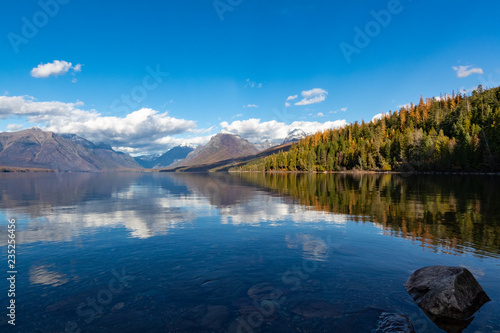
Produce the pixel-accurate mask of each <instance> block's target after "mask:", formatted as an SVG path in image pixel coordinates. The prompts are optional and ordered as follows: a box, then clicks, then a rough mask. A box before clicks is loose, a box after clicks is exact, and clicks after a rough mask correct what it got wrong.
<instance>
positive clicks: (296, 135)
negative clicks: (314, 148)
mask: <svg viewBox="0 0 500 333" xmlns="http://www.w3.org/2000/svg"><path fill="white" fill-rule="evenodd" d="M306 136H307V133H306V132H304V131H303V130H302V129H300V128H294V129H293V130H290V132H288V134H287V136H286V138H285V139H284V140H283V143H282V144H285V143H289V142H297V141H299V140H300V139H302V138H305V137H306Z"/></svg>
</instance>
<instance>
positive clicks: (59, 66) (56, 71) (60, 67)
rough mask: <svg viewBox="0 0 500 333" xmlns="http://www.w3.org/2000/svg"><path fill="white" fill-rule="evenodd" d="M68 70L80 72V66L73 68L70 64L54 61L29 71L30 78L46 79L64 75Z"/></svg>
mask: <svg viewBox="0 0 500 333" xmlns="http://www.w3.org/2000/svg"><path fill="white" fill-rule="evenodd" d="M70 69H72V70H73V71H74V72H80V71H81V70H82V65H81V64H76V65H75V66H73V64H72V63H71V62H67V61H64V60H62V61H60V60H54V61H53V62H49V63H46V64H40V65H38V66H37V67H35V68H33V69H32V70H31V76H33V77H36V78H47V77H49V76H51V75H54V76H58V75H64V74H66V73H67V72H68V71H69V70H70Z"/></svg>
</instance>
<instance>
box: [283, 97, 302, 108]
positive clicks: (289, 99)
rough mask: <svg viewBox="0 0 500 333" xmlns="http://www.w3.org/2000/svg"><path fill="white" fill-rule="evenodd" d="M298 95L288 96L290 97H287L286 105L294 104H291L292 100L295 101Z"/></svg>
mask: <svg viewBox="0 0 500 333" xmlns="http://www.w3.org/2000/svg"><path fill="white" fill-rule="evenodd" d="M298 97H299V96H298V95H292V96H288V98H287V99H286V102H285V107H290V106H292V104H290V101H293V100H295V99H297V98H298Z"/></svg>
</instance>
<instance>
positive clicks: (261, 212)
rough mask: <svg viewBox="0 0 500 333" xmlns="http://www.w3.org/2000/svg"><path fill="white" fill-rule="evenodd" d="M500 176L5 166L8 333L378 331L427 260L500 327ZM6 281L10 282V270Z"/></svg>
mask: <svg viewBox="0 0 500 333" xmlns="http://www.w3.org/2000/svg"><path fill="white" fill-rule="evenodd" d="M499 188H500V179H499V178H498V177H495V176H480V175H468V176H452V175H439V176H438V175H419V176H416V175H406V176H401V175H370V174H363V175H352V174H321V175H316V174H249V173H243V174H227V173H220V174H171V173H47V174H43V173H33V174H30V173H27V174H21V173H13V174H1V175H0V199H1V200H0V219H2V220H3V221H4V223H2V224H1V227H0V231H1V232H0V235H3V236H2V237H1V239H0V246H1V251H2V258H4V259H3V260H4V263H3V264H2V265H3V266H2V267H4V272H5V273H4V274H5V275H7V270H8V268H7V241H8V237H7V235H8V230H7V224H8V223H7V221H8V220H9V219H15V224H16V244H17V247H16V270H17V274H16V286H15V288H16V295H15V302H16V303H15V304H16V326H12V325H9V324H8V322H7V321H8V320H9V318H8V317H7V316H6V314H7V310H6V308H5V306H6V304H8V302H9V300H8V299H7V291H8V289H9V284H8V282H7V281H6V280H5V279H3V281H4V282H3V283H2V284H0V285H1V287H2V290H1V291H0V301H1V304H2V308H3V309H4V310H2V311H3V312H5V313H2V316H1V319H0V330H2V331H5V332H65V331H67V332H79V331H81V332H121V333H123V332H298V331H300V332H370V330H373V329H375V328H376V326H377V319H378V317H379V315H380V314H381V313H382V312H384V311H387V312H396V313H402V314H405V315H407V316H408V317H409V318H410V319H411V321H412V322H413V324H414V326H415V329H416V331H417V332H443V331H442V330H441V329H439V328H438V327H437V326H436V325H435V324H434V323H433V322H432V321H431V320H430V319H428V318H427V316H426V315H425V314H424V313H423V312H422V311H421V310H420V308H419V307H418V306H417V305H416V304H415V303H414V301H413V300H412V299H411V297H410V296H409V295H408V293H407V292H406V290H405V288H404V284H405V282H406V281H407V279H408V277H409V275H410V274H411V273H412V272H413V271H415V270H416V269H419V268H421V267H424V266H429V265H452V266H463V267H467V268H468V269H469V270H470V271H471V272H472V273H473V274H474V276H475V277H476V279H477V280H478V281H479V283H480V284H481V285H482V286H483V288H484V290H485V291H486V293H487V294H488V296H489V297H490V298H491V299H492V301H491V302H489V303H487V304H485V305H484V306H483V307H482V308H481V310H480V311H479V312H477V313H476V315H475V318H474V320H473V321H472V323H471V324H470V325H469V327H468V328H467V329H465V330H464V332H500V307H499V303H498V301H499V300H500V282H499V281H500V280H499V277H500V191H498V189H499ZM5 275H4V276H5Z"/></svg>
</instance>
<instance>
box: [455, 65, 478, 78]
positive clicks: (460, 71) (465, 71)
mask: <svg viewBox="0 0 500 333" xmlns="http://www.w3.org/2000/svg"><path fill="white" fill-rule="evenodd" d="M470 67H472V66H458V67H456V66H453V69H454V70H455V72H457V77H459V78H464V77H467V76H469V75H471V74H483V70H482V68H479V67H476V68H470Z"/></svg>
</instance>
